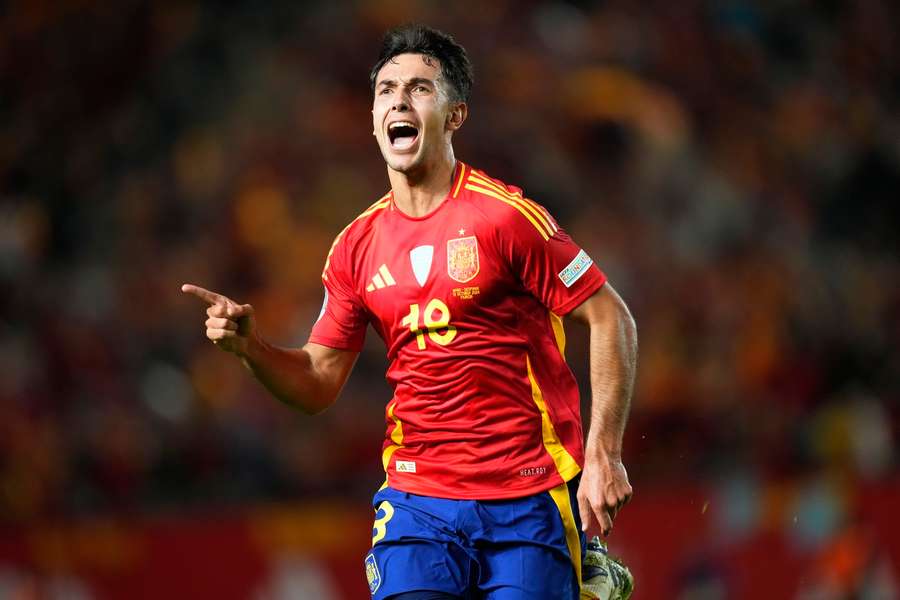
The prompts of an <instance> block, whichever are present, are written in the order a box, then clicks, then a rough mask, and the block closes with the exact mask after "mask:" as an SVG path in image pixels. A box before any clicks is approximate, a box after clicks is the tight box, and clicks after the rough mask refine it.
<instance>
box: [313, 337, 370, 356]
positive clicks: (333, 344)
mask: <svg viewBox="0 0 900 600" xmlns="http://www.w3.org/2000/svg"><path fill="white" fill-rule="evenodd" d="M309 341H310V342H312V343H313V344H319V345H320V346H327V347H329V348H334V349H335V350H350V351H352V352H360V351H361V350H362V348H363V340H360V341H358V342H354V341H351V340H342V339H340V338H333V337H326V336H323V335H315V334H313V335H310V336H309Z"/></svg>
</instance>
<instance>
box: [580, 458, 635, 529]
mask: <svg viewBox="0 0 900 600" xmlns="http://www.w3.org/2000/svg"><path fill="white" fill-rule="evenodd" d="M632 493H633V491H632V489H631V484H630V483H628V472H627V471H625V465H623V464H622V461H621V459H613V458H606V457H604V458H587V459H586V460H585V463H584V471H583V472H582V474H581V483H580V484H579V486H578V510H579V512H580V513H581V523H582V528H583V529H584V531H586V532H587V534H588V537H591V536H593V535H596V534H597V533H601V534H603V535H609V533H610V531H612V527H613V521H614V520H615V518H616V515H617V514H618V512H619V510H620V509H621V508H622V507H623V506H625V504H626V503H627V502H628V501H629V500H631V495H632Z"/></svg>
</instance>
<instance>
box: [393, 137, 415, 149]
mask: <svg viewBox="0 0 900 600" xmlns="http://www.w3.org/2000/svg"><path fill="white" fill-rule="evenodd" d="M415 139H416V136H414V135H401V136H399V137H396V138H394V146H395V147H401V148H404V147H406V146H411V145H412V143H413V142H414V141H415Z"/></svg>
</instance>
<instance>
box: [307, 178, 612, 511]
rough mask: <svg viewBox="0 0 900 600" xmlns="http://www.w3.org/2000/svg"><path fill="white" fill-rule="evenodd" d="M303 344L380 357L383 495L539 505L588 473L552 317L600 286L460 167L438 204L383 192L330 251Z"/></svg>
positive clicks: (586, 268) (568, 251) (519, 199)
mask: <svg viewBox="0 0 900 600" xmlns="http://www.w3.org/2000/svg"><path fill="white" fill-rule="evenodd" d="M322 279H323V281H324V283H325V288H326V295H325V303H324V306H323V308H322V313H321V315H320V316H319V320H318V321H317V322H316V324H315V325H314V326H313V330H312V334H311V335H310V338H309V340H310V341H311V342H314V343H317V344H322V345H324V346H329V347H332V348H339V349H347V350H357V351H358V350H360V349H361V348H362V344H363V339H364V336H365V331H366V326H367V325H368V324H369V323H371V324H372V326H373V327H374V329H375V331H377V332H378V334H379V335H380V336H381V338H382V339H383V340H384V342H385V344H386V345H387V353H388V358H389V360H390V367H389V368H388V371H387V380H388V382H389V383H390V384H391V386H392V388H393V390H394V397H393V398H392V399H391V400H390V402H388V404H387V406H386V408H385V414H386V421H387V431H386V435H385V438H386V439H385V442H384V451H383V454H382V458H383V463H384V468H385V472H386V473H387V475H388V482H389V484H390V486H391V487H393V488H395V489H398V490H402V491H406V492H410V493H415V494H421V495H426V496H434V497H441V498H458V499H479V500H489V499H499V498H514V497H519V496H525V495H529V494H535V493H538V492H541V491H544V490H547V489H550V488H552V487H554V486H557V485H559V484H560V483H562V482H563V481H568V480H570V479H571V478H572V477H574V476H575V475H577V474H578V472H579V471H580V470H581V467H582V466H583V464H584V448H583V436H582V428H581V416H580V412H581V411H580V402H579V393H578V386H577V384H576V381H575V378H574V376H573V375H572V372H571V370H570V369H569V367H568V365H566V362H565V359H564V349H565V333H564V332H563V326H562V320H561V315H565V314H566V313H568V312H569V311H570V310H572V309H573V308H575V307H576V306H578V305H579V304H581V302H583V301H584V300H585V299H587V298H588V297H589V296H591V295H592V294H593V293H594V292H596V291H597V290H598V289H599V288H600V287H601V286H602V285H603V283H604V282H605V281H606V277H605V276H604V274H603V273H602V272H601V271H600V269H598V268H597V267H596V266H595V265H594V264H593V261H592V260H591V259H590V257H588V255H587V254H586V253H585V252H584V250H582V249H581V248H579V247H578V246H577V245H576V244H575V243H574V242H573V241H572V239H571V238H570V237H569V236H568V235H567V234H566V233H565V232H563V230H562V229H560V228H559V226H558V225H557V223H556V222H555V221H554V220H553V218H552V217H551V216H550V214H549V213H548V212H547V211H546V210H545V209H544V208H543V207H541V206H540V205H538V204H537V203H535V202H534V201H532V200H530V199H528V198H526V197H525V196H524V195H523V193H522V191H521V190H520V189H519V188H516V187H512V186H508V185H506V184H504V183H502V182H500V181H498V180H496V179H493V178H491V177H488V176H487V175H485V174H484V173H483V172H482V171H479V170H476V169H472V168H471V167H468V166H466V165H464V164H462V163H459V162H458V163H457V167H456V172H455V173H454V178H453V181H452V185H451V188H450V193H449V194H448V196H447V198H446V199H445V200H444V201H443V203H441V204H440V206H438V207H437V208H436V209H434V210H433V211H432V212H431V213H429V214H427V215H425V216H423V217H411V216H409V215H406V214H404V213H403V212H401V211H400V210H399V209H398V208H397V207H396V206H395V205H394V202H393V198H392V195H391V194H390V193H389V194H387V195H386V196H384V197H383V198H382V199H381V200H379V201H378V202H376V203H375V204H373V205H372V206H370V207H369V208H368V209H367V210H366V211H365V212H363V213H362V214H361V215H360V216H359V217H357V219H356V220H354V221H353V222H352V223H350V225H348V226H347V227H346V228H345V229H344V230H343V231H342V232H341V233H340V234H339V235H338V236H337V238H336V239H335V241H334V244H333V245H332V248H331V251H330V252H329V253H328V258H327V260H326V261H325V269H324V272H323V274H322Z"/></svg>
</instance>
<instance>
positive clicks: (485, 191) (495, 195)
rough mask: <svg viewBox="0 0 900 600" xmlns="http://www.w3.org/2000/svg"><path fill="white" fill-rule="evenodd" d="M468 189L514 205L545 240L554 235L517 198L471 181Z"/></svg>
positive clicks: (467, 185) (467, 186)
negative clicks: (514, 198) (513, 198)
mask: <svg viewBox="0 0 900 600" xmlns="http://www.w3.org/2000/svg"><path fill="white" fill-rule="evenodd" d="M470 180H471V178H470ZM466 189H467V190H471V191H473V192H478V193H480V194H484V195H485V196H491V197H492V198H496V199H497V200H500V201H501V202H505V203H507V204H509V205H510V206H512V207H514V208H515V209H516V210H517V211H519V212H520V213H522V215H523V216H524V217H525V218H526V219H528V220H529V221H531V224H532V225H534V228H535V229H537V230H538V233H540V234H541V237H542V238H544V241H545V242H546V241H547V240H549V239H550V236H551V235H553V234H552V233H547V230H546V229H544V226H543V225H541V224H539V223H538V222H537V221H535V219H534V217H533V216H531V213H530V212H528V211H527V210H526V209H525V208H524V207H523V206H522V205H521V204H519V203H518V202H516V201H515V200H511V199H510V198H509V196H506V195H503V194H500V193H499V192H495V191H494V190H492V189H488V188H483V187H478V186H476V185H473V184H471V183H467V184H466Z"/></svg>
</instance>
